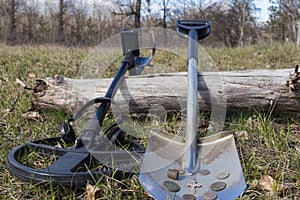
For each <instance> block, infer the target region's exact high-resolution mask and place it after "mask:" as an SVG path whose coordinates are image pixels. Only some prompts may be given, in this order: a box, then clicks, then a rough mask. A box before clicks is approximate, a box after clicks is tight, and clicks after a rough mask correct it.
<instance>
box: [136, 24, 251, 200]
mask: <svg viewBox="0 0 300 200" xmlns="http://www.w3.org/2000/svg"><path fill="white" fill-rule="evenodd" d="M176 25H177V32H178V34H179V35H182V36H185V37H188V38H189V41H188V96H187V122H186V133H185V138H183V137H180V136H177V135H171V134H168V133H166V132H164V131H156V130H152V131H151V132H150V133H149V139H148V144H147V148H146V152H145V155H144V157H143V163H142V166H141V170H140V175H139V181H140V183H141V184H142V186H143V187H144V188H145V189H146V191H148V192H149V193H150V195H151V196H153V197H154V198H155V199H159V200H160V199H161V200H166V199H184V200H195V199H206V200H209V199H210V200H213V199H236V198H237V197H239V196H240V195H241V193H242V192H243V191H244V190H245V188H246V182H245V179H244V174H243V170H242V167H241V164H240V160H239V156H238V152H237V149H236V146H235V141H234V137H233V135H232V134H230V133H229V132H219V133H216V134H214V135H210V136H207V137H204V138H201V139H199V140H197V111H198V103H197V92H198V89H197V85H198V72H197V65H198V40H201V39H203V38H205V37H207V36H208V35H209V33H210V22H209V21H202V20H178V21H177V22H176Z"/></svg>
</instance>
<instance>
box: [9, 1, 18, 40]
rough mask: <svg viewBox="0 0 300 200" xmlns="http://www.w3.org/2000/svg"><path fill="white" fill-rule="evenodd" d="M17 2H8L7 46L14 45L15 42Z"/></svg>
mask: <svg viewBox="0 0 300 200" xmlns="http://www.w3.org/2000/svg"><path fill="white" fill-rule="evenodd" d="M17 3H18V2H17V0H11V1H10V9H9V19H10V23H9V34H8V38H7V44H9V45H14V44H16V42H17V41H16V40H17V19H16V10H17Z"/></svg>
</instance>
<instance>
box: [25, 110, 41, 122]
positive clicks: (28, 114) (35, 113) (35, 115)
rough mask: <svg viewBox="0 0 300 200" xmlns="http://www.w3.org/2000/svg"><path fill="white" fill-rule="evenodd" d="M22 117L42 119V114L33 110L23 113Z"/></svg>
mask: <svg viewBox="0 0 300 200" xmlns="http://www.w3.org/2000/svg"><path fill="white" fill-rule="evenodd" d="M22 117H24V118H27V119H32V120H39V119H41V116H40V114H39V113H38V112H33V111H30V112H27V113H24V114H22Z"/></svg>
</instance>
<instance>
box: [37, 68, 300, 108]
mask: <svg viewBox="0 0 300 200" xmlns="http://www.w3.org/2000/svg"><path fill="white" fill-rule="evenodd" d="M198 77H199V78H198V79H199V80H198V82H199V85H198V103H199V108H200V109H201V110H205V111H209V110H211V109H212V107H213V106H214V105H217V107H218V108H224V107H226V109H227V110H228V111H240V110H248V109H256V110H269V109H270V108H272V109H274V110H277V111H290V112H298V111H299V110H300V92H299V89H298V85H299V83H298V79H299V77H300V73H299V72H298V71H297V70H294V69H279V70H246V71H228V72H204V73H201V74H199V76H198ZM111 81H112V79H100V80H95V79H92V80H90V79H69V78H65V77H61V76H56V77H54V78H48V79H46V80H45V83H46V85H47V87H45V88H44V89H45V90H36V92H35V95H36V104H37V105H38V106H39V107H64V108H67V109H69V110H70V111H74V110H76V109H78V108H79V106H80V105H82V104H83V103H84V102H86V101H87V100H90V99H92V98H95V97H103V96H104V95H105V93H106V91H107V88H108V86H109V85H110V83H111ZM37 87H38V86H37ZM186 97H187V73H183V72H180V73H167V74H156V75H145V76H131V77H126V78H124V81H123V83H122V85H121V86H120V89H119V91H118V93H117V94H116V96H115V100H116V101H117V102H118V103H119V104H120V107H121V108H122V109H125V110H127V111H129V112H130V113H148V112H149V109H155V108H157V107H159V108H160V109H161V108H163V109H164V110H166V111H180V110H184V109H185V105H186Z"/></svg>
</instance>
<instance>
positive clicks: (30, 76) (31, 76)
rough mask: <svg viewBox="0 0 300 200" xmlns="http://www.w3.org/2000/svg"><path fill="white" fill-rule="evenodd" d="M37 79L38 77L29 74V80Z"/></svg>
mask: <svg viewBox="0 0 300 200" xmlns="http://www.w3.org/2000/svg"><path fill="white" fill-rule="evenodd" d="M35 77H36V76H35V74H33V73H29V74H28V78H29V79H35Z"/></svg>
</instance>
